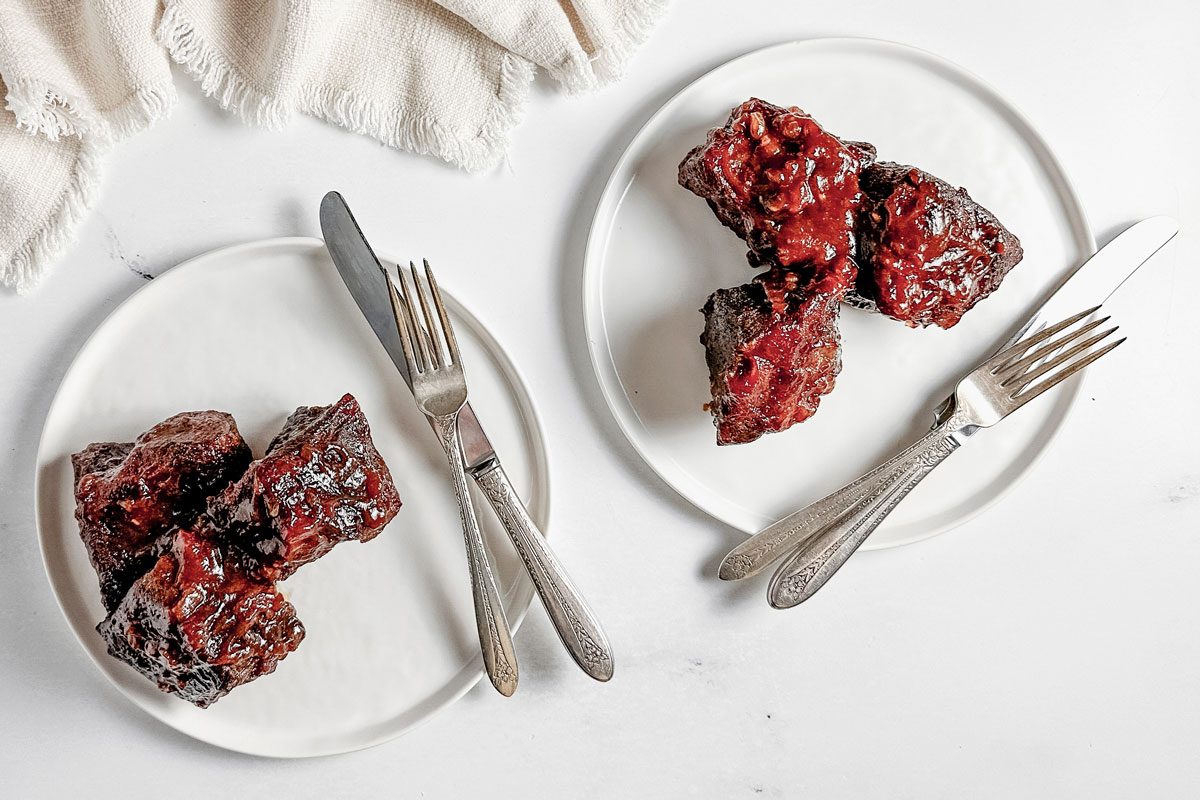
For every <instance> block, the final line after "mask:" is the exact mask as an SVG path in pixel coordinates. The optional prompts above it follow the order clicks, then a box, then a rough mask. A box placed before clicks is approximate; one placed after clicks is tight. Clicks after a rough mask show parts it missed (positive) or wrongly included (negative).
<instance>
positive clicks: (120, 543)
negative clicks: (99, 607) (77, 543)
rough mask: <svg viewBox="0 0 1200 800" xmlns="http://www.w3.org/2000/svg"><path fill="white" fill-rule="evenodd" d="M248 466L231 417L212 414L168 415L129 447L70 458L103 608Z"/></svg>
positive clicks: (100, 448)
mask: <svg viewBox="0 0 1200 800" xmlns="http://www.w3.org/2000/svg"><path fill="white" fill-rule="evenodd" d="M250 459H251V454H250V448H249V447H248V446H247V445H246V442H245V441H244V440H243V439H242V436H241V434H240V433H238V429H237V425H236V424H235V423H234V421H233V417H231V416H229V415H228V414H224V413H221V412H219V411H189V412H185V413H182V414H176V415H175V416H173V417H170V418H169V419H167V420H164V421H163V422H160V423H159V424H158V425H155V426H154V427H153V428H151V429H150V430H148V431H146V432H145V433H143V434H142V435H141V436H139V437H138V438H137V440H136V441H134V442H126V443H116V442H103V443H97V444H92V445H88V446H87V447H86V448H84V450H83V451H81V452H79V453H76V454H75V455H74V456H72V457H71V463H72V465H73V466H74V469H75V502H76V505H75V518H76V519H77V520H78V522H79V533H80V536H81V537H82V539H83V543H84V546H85V547H86V548H87V551H88V556H89V557H90V558H91V561H92V566H93V567H95V569H96V574H97V575H98V576H99V579H100V594H101V600H102V601H103V602H104V607H105V609H107V610H109V611H111V610H112V609H113V608H115V607H116V605H117V604H118V603H119V602H121V598H122V597H124V596H125V591H126V590H127V589H128V588H129V586H130V584H132V583H133V581H134V580H135V579H136V578H137V577H138V576H139V575H141V574H142V573H143V572H145V571H146V570H147V569H149V568H150V565H151V564H153V563H154V559H155V558H156V557H157V556H158V552H157V550H156V548H157V545H158V540H159V538H160V537H161V536H162V535H163V534H164V533H166V532H167V531H168V530H170V529H171V528H173V527H175V526H181V525H190V524H192V523H193V522H194V521H195V520H196V517H197V516H198V515H199V514H200V512H201V511H203V509H204V505H205V502H206V500H207V498H208V497H209V496H210V495H212V494H215V493H217V492H219V491H221V490H223V489H224V488H225V487H226V486H228V485H229V484H230V483H231V482H232V481H234V480H235V479H237V478H238V477H239V476H240V475H241V474H242V473H243V472H244V471H245V470H246V467H247V465H249V463H250Z"/></svg>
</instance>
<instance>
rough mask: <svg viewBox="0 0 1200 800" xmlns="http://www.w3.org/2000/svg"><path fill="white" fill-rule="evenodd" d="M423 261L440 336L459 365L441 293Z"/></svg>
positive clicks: (429, 268) (448, 316)
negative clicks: (443, 338)
mask: <svg viewBox="0 0 1200 800" xmlns="http://www.w3.org/2000/svg"><path fill="white" fill-rule="evenodd" d="M424 261H425V277H426V278H427V279H428V280H429V288H430V289H431V290H432V291H433V302H434V305H436V306H437V310H438V316H439V317H441V319H442V335H443V336H445V337H446V344H447V345H449V347H450V358H451V359H452V360H453V361H454V363H455V364H459V366H461V363H460V361H459V355H458V340H456V339H455V338H454V327H453V326H451V324H450V315H449V314H447V313H446V306H445V304H444V303H442V292H441V290H440V289H438V285H437V279H436V278H434V277H433V269H432V268H431V267H430V266H429V259H424Z"/></svg>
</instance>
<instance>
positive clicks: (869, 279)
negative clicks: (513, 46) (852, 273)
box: [857, 162, 1023, 328]
mask: <svg viewBox="0 0 1200 800" xmlns="http://www.w3.org/2000/svg"><path fill="white" fill-rule="evenodd" d="M862 186H863V189H864V190H865V191H866V193H867V197H868V202H867V205H866V206H865V208H864V213H863V214H861V216H860V219H859V226H858V236H859V242H858V252H859V263H860V265H861V269H860V270H859V275H858V284H857V289H858V293H859V294H860V295H861V296H862V297H864V298H866V299H867V300H870V301H873V302H874V303H875V305H876V306H877V307H878V309H879V310H880V311H882V312H883V313H884V314H887V315H888V316H889V317H893V318H894V319H898V320H900V321H902V322H904V323H906V324H908V325H909V326H911V327H917V326H918V325H920V326H926V325H938V326H940V327H942V328H950V327H953V326H954V325H955V324H957V323H958V321H959V320H960V319H962V316H963V314H965V313H967V311H969V310H970V309H971V308H972V307H973V306H974V305H975V304H976V303H978V302H979V301H980V300H982V299H983V298H985V297H987V296H988V295H989V294H991V293H992V292H994V291H995V290H996V289H997V288H998V287H999V286H1000V282H1001V281H1002V280H1004V276H1005V275H1007V274H1008V271H1009V270H1011V269H1012V268H1013V267H1014V266H1016V265H1017V263H1018V262H1019V261H1020V260H1021V258H1022V256H1023V252H1022V250H1021V243H1020V241H1018V239H1017V237H1016V236H1014V235H1013V234H1012V233H1010V232H1009V231H1008V230H1007V229H1006V228H1005V227H1004V226H1003V225H1001V224H1000V221H999V220H997V219H996V217H995V216H994V215H993V214H992V213H991V212H990V211H988V210H987V209H986V208H984V207H983V206H981V205H979V204H978V203H976V202H975V201H974V200H972V199H971V196H970V195H968V194H967V192H966V190H965V189H956V188H955V187H953V186H951V185H950V184H948V183H946V182H945V181H943V180H941V179H939V178H936V177H934V176H933V175H930V174H929V173H928V172H923V171H921V170H919V169H917V168H915V167H909V166H905V165H903V164H892V163H888V162H884V163H879V164H875V165H872V166H870V167H869V168H867V170H866V171H865V172H864V173H863V176H862Z"/></svg>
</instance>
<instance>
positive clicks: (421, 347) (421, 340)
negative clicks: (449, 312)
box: [396, 267, 433, 372]
mask: <svg viewBox="0 0 1200 800" xmlns="http://www.w3.org/2000/svg"><path fill="white" fill-rule="evenodd" d="M396 277H398V278H399V279H400V295H401V297H403V298H404V308H405V310H406V311H407V312H408V313H407V314H406V315H405V318H406V319H407V320H408V324H409V325H410V326H412V330H411V336H412V338H413V339H414V340H415V341H416V346H415V348H414V349H416V350H417V351H418V352H419V353H420V356H421V372H425V371H426V370H428V369H430V368H431V367H432V366H433V361H432V359H431V357H430V355H429V351H430V349H431V346H432V344H433V343H432V342H430V346H427V345H426V344H425V337H424V336H423V335H422V334H421V323H420V321H419V320H418V319H417V312H416V307H415V306H414V305H413V301H412V295H411V294H410V292H409V291H408V280H407V279H406V278H405V277H404V270H403V269H401V268H400V267H396ZM420 289H421V287H420V286H417V287H416V288H415V289H414V290H413V291H418V292H419V291H420Z"/></svg>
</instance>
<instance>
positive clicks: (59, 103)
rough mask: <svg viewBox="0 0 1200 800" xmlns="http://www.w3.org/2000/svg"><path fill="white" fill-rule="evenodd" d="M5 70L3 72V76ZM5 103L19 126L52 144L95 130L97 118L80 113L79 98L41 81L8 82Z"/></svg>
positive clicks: (1, 72) (1, 73) (6, 82)
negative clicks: (62, 138)
mask: <svg viewBox="0 0 1200 800" xmlns="http://www.w3.org/2000/svg"><path fill="white" fill-rule="evenodd" d="M5 72H6V70H0V75H3V74H5ZM5 85H6V86H7V87H8V94H7V95H5V97H4V102H5V104H6V106H7V107H8V110H9V111H11V112H12V113H13V114H14V115H15V116H16V118H17V127H18V128H20V129H22V130H24V131H28V132H29V133H32V134H41V135H42V136H45V137H46V138H47V139H49V140H50V141H52V142H56V141H58V140H59V138H61V137H63V136H80V135H83V134H87V133H90V132H92V131H94V130H95V129H96V125H95V121H94V119H92V120H89V119H88V117H87V116H85V115H84V114H81V113H80V111H81V109H82V108H83V104H81V103H80V102H79V101H78V100H77V99H75V98H73V97H70V96H69V95H67V94H65V93H63V92H61V91H59V90H58V89H55V88H54V87H52V86H51V85H50V84H48V83H44V82H42V81H30V80H19V81H13V82H12V83H9V79H6V80H5Z"/></svg>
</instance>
